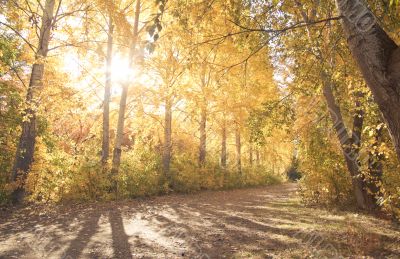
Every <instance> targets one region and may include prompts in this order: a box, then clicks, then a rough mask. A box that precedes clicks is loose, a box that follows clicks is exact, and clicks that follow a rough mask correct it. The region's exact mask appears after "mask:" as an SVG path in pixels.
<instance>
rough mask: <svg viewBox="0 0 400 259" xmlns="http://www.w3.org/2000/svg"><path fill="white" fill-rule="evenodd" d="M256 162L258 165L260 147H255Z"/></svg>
mask: <svg viewBox="0 0 400 259" xmlns="http://www.w3.org/2000/svg"><path fill="white" fill-rule="evenodd" d="M256 164H257V165H258V166H259V165H260V148H259V147H257V149H256Z"/></svg>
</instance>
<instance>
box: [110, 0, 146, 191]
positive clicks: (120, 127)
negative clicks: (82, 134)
mask: <svg viewBox="0 0 400 259" xmlns="http://www.w3.org/2000/svg"><path fill="white" fill-rule="evenodd" d="M139 15H140V0H136V6H135V21H134V25H133V36H132V37H133V38H132V43H131V48H130V51H129V66H130V67H133V63H134V59H133V58H134V54H135V51H136V43H137V40H138V31H139ZM129 83H131V82H126V83H124V85H123V87H122V93H121V100H120V104H119V113H118V123H117V136H116V138H115V146H114V152H113V160H112V169H111V174H112V175H113V177H114V178H115V177H116V176H117V175H118V171H119V167H120V165H121V153H122V149H121V147H122V140H123V137H124V123H125V110H126V99H127V97H128V88H129ZM113 189H114V191H117V180H116V179H113Z"/></svg>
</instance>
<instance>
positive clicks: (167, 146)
mask: <svg viewBox="0 0 400 259" xmlns="http://www.w3.org/2000/svg"><path fill="white" fill-rule="evenodd" d="M171 135H172V101H171V96H170V94H169V93H167V96H166V97H165V125H164V145H163V156H162V162H163V171H164V176H165V178H166V180H167V181H171V173H170V163H171V152H172V137H171Z"/></svg>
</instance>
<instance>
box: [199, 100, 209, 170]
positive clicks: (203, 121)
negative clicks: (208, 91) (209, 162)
mask: <svg viewBox="0 0 400 259" xmlns="http://www.w3.org/2000/svg"><path fill="white" fill-rule="evenodd" d="M206 126H207V109H206V107H205V105H203V106H202V107H201V118H200V145H199V166H200V167H204V165H205V163H206V152H207V151H206V143H207V142H206V141H207V133H206Z"/></svg>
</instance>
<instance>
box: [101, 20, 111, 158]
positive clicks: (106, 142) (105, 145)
mask: <svg viewBox="0 0 400 259" xmlns="http://www.w3.org/2000/svg"><path fill="white" fill-rule="evenodd" d="M113 33H114V25H113V21H112V17H111V14H110V17H109V22H108V39H107V57H106V62H107V64H106V84H105V89H104V102H103V142H102V148H101V150H102V152H101V162H102V163H103V164H105V163H107V160H108V157H109V153H110V97H111V65H112V55H113Z"/></svg>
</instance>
